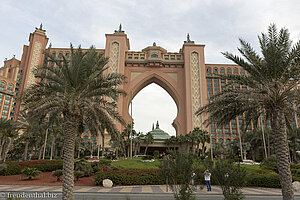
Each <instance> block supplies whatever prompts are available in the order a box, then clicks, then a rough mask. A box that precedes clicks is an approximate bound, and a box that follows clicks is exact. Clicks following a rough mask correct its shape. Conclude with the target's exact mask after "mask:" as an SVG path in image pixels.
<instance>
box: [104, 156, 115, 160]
mask: <svg viewBox="0 0 300 200" xmlns="http://www.w3.org/2000/svg"><path fill="white" fill-rule="evenodd" d="M105 158H106V159H108V160H116V159H117V156H116V155H106V156H105Z"/></svg>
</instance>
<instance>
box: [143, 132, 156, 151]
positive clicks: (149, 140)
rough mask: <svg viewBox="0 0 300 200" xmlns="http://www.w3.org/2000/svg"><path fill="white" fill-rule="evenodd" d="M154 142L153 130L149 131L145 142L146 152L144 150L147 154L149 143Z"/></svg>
mask: <svg viewBox="0 0 300 200" xmlns="http://www.w3.org/2000/svg"><path fill="white" fill-rule="evenodd" d="M153 142H154V139H153V135H152V133H151V132H148V133H147V134H146V136H145V137H144V143H145V144H146V147H145V152H144V154H145V155H147V150H148V147H149V144H152V143H153Z"/></svg>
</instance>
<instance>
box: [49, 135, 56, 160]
mask: <svg viewBox="0 0 300 200" xmlns="http://www.w3.org/2000/svg"><path fill="white" fill-rule="evenodd" d="M54 148H55V136H54V135H53V137H52V143H51V151H50V160H52V159H53V155H54Z"/></svg>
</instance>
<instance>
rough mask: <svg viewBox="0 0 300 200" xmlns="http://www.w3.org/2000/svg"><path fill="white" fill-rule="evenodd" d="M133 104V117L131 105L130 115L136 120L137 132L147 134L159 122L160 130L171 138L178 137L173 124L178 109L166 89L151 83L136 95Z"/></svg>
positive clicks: (135, 127)
mask: <svg viewBox="0 0 300 200" xmlns="http://www.w3.org/2000/svg"><path fill="white" fill-rule="evenodd" d="M132 104H133V108H132V115H131V105H129V114H130V115H131V116H132V117H133V119H134V129H135V131H137V132H142V133H144V134H146V133H148V132H149V131H151V130H152V128H153V126H154V127H156V123H157V122H159V126H160V129H162V130H164V131H165V132H167V133H168V134H169V135H170V136H172V135H173V136H175V135H176V130H175V128H174V127H173V126H172V123H173V121H174V119H175V118H176V116H177V112H178V108H177V105H176V103H175V101H174V100H173V98H172V97H171V96H170V95H169V93H168V92H167V91H166V90H165V89H163V88H162V87H160V86H159V85H157V84H156V83H150V84H149V85H147V86H145V87H144V88H143V89H141V90H140V91H139V92H138V93H137V94H136V96H135V97H134V99H133V100H132Z"/></svg>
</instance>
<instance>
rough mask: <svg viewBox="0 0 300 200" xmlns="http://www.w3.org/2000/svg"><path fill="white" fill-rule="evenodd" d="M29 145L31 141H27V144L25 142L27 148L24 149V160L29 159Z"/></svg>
mask: <svg viewBox="0 0 300 200" xmlns="http://www.w3.org/2000/svg"><path fill="white" fill-rule="evenodd" d="M28 145H29V142H28V141H26V144H25V149H24V157H23V159H24V160H27V154H28Z"/></svg>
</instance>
